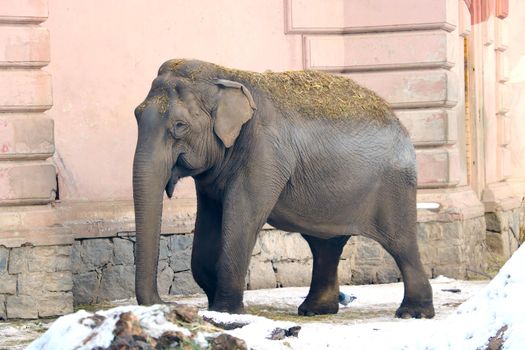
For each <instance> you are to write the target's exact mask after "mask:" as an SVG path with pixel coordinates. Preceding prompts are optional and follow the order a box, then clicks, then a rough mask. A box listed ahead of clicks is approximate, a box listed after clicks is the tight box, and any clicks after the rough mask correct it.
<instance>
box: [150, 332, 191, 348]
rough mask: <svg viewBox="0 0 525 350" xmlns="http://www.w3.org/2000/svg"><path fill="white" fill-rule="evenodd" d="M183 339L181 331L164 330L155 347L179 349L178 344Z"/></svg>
mask: <svg viewBox="0 0 525 350" xmlns="http://www.w3.org/2000/svg"><path fill="white" fill-rule="evenodd" d="M183 341H184V334H182V333H181V332H172V331H168V332H164V333H162V335H161V336H160V337H159V339H158V340H157V346H155V349H179V348H181V347H180V344H181V343H182V342H183Z"/></svg>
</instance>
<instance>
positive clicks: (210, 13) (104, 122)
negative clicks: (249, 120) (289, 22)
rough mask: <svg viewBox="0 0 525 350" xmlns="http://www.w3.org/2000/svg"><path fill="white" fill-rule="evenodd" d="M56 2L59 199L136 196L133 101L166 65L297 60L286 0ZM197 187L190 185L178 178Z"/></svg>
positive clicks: (271, 64) (281, 66)
mask: <svg viewBox="0 0 525 350" xmlns="http://www.w3.org/2000/svg"><path fill="white" fill-rule="evenodd" d="M132 3H133V5H131V4H130V3H129V2H126V3H123V2H122V1H118V0H109V1H108V0H96V1H73V2H67V4H65V3H63V2H61V1H51V2H50V4H49V19H48V21H47V22H46V23H45V25H46V27H47V28H49V31H50V33H51V64H50V65H49V67H48V68H47V70H48V71H50V73H51V75H52V77H53V98H54V101H53V108H52V109H51V110H50V111H49V112H48V113H49V114H50V115H51V116H52V118H53V119H54V121H55V140H56V141H55V142H56V154H55V158H54V161H55V163H56V165H57V168H58V172H59V189H60V199H72V200H86V199H87V200H113V199H130V198H131V195H132V194H131V166H132V158H133V152H134V147H135V138H136V124H135V120H134V117H133V110H134V108H135V106H136V105H138V104H139V103H140V102H141V101H142V99H144V97H145V95H146V94H147V92H148V89H149V87H150V84H151V81H152V80H153V78H154V77H155V75H156V73H157V69H158V68H159V66H160V64H161V63H163V62H164V61H165V60H167V59H170V58H176V57H185V58H198V59H202V60H208V61H212V62H215V63H219V64H223V65H228V66H232V67H237V68H241V69H249V70H256V71H264V70H267V69H271V70H276V71H278V70H287V69H301V68H302V62H301V54H300V50H301V37H300V36H299V35H284V30H285V28H284V25H285V22H284V6H283V2H282V1H281V0H271V1H268V0H257V1H236V0H228V1H206V3H205V5H204V4H203V2H199V1H182V0H175V1H174V0H162V1H155V2H139V1H133V2H132ZM179 187H180V188H179V190H178V195H179V196H191V195H192V193H193V189H192V184H191V182H190V181H187V182H186V185H185V186H179Z"/></svg>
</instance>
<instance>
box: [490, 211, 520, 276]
mask: <svg viewBox="0 0 525 350" xmlns="http://www.w3.org/2000/svg"><path fill="white" fill-rule="evenodd" d="M524 216H525V207H523V206H522V207H521V208H516V209H513V210H506V211H501V210H500V211H495V212H491V213H486V214H485V221H486V223H487V248H488V253H489V254H488V258H487V261H488V264H489V270H490V271H497V270H499V268H500V267H501V266H502V264H503V263H504V262H505V261H507V259H509V258H510V256H511V255H512V253H513V252H514V251H516V249H518V246H519V244H520V243H522V242H520V235H522V234H523V233H522V230H524V228H523V227H522V226H523V222H524Z"/></svg>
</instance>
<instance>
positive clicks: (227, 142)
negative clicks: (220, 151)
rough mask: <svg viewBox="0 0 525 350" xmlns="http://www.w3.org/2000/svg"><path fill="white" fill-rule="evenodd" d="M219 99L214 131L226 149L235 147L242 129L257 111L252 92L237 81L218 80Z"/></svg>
mask: <svg viewBox="0 0 525 350" xmlns="http://www.w3.org/2000/svg"><path fill="white" fill-rule="evenodd" d="M215 84H217V86H218V87H219V97H218V100H217V107H216V109H215V122H214V125H213V130H214V131H215V134H217V136H218V137H219V138H220V139H221V141H222V143H224V146H226V148H229V147H231V146H233V144H234V143H235V140H236V139H237V136H239V133H240V131H241V127H242V126H243V125H244V123H246V122H247V121H248V120H250V118H251V117H252V115H253V111H254V110H256V109H257V107H256V106H255V102H254V101H253V98H252V95H251V94H250V91H249V90H248V89H247V88H246V86H244V85H242V84H241V83H238V82H236V81H231V80H224V79H218V80H217V81H216V82H215Z"/></svg>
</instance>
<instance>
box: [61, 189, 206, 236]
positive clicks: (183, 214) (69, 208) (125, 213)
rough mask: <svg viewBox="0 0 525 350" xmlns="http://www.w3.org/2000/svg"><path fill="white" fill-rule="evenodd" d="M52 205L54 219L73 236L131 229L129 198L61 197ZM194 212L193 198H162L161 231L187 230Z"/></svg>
mask: <svg viewBox="0 0 525 350" xmlns="http://www.w3.org/2000/svg"><path fill="white" fill-rule="evenodd" d="M55 207H56V210H57V217H58V221H59V222H61V223H63V224H64V225H65V226H67V227H69V228H70V229H71V233H72V235H73V236H74V237H75V238H93V237H114V236H117V235H126V234H127V233H132V234H134V232H135V212H134V207H133V201H108V202H92V201H83V202H75V201H62V202H58V203H56V205H55ZM196 212H197V208H196V200H195V199H192V198H179V199H173V200H169V199H166V200H165V201H164V210H163V215H162V227H161V233H162V234H173V233H189V232H191V231H192V230H193V228H194V225H195V214H196Z"/></svg>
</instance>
